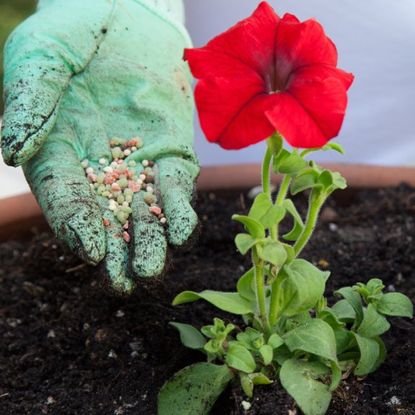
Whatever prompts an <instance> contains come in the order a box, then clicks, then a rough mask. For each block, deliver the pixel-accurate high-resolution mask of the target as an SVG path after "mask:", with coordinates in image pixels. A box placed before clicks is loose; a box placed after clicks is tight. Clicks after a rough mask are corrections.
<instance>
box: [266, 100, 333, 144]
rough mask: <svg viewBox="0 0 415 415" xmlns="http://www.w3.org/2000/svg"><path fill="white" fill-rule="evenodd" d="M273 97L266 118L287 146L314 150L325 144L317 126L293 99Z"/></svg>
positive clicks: (324, 138)
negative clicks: (273, 101) (273, 100)
mask: <svg viewBox="0 0 415 415" xmlns="http://www.w3.org/2000/svg"><path fill="white" fill-rule="evenodd" d="M275 96H276V97H277V99H276V104H275V105H274V107H273V108H272V109H271V110H269V111H267V112H266V116H267V118H268V119H269V121H270V122H271V124H272V125H273V126H274V129H275V130H276V131H278V132H279V133H280V134H281V135H282V136H283V137H284V138H285V140H286V141H287V142H288V143H289V144H291V145H292V146H293V147H297V148H315V147H321V146H323V145H324V144H326V143H327V141H328V139H327V138H326V137H325V136H324V134H323V133H322V131H321V130H320V128H319V127H318V125H317V124H316V123H315V122H314V120H313V119H312V118H311V117H310V115H309V114H308V113H307V111H306V110H305V109H304V108H303V107H302V106H301V105H300V103H299V102H298V101H297V100H296V99H295V98H294V97H292V96H291V95H290V94H287V93H282V94H275Z"/></svg>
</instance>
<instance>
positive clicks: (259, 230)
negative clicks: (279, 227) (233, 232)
mask: <svg viewBox="0 0 415 415" xmlns="http://www.w3.org/2000/svg"><path fill="white" fill-rule="evenodd" d="M232 219H233V220H235V221H237V222H240V223H242V224H243V225H244V226H245V229H246V231H247V232H248V233H249V234H250V235H251V236H252V237H253V238H254V239H261V238H265V229H264V226H263V225H262V224H261V223H260V222H258V221H257V220H256V219H253V218H250V217H249V216H244V215H233V216H232Z"/></svg>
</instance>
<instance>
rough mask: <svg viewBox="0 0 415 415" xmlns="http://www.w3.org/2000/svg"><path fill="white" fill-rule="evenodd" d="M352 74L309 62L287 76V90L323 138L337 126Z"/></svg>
mask: <svg viewBox="0 0 415 415" xmlns="http://www.w3.org/2000/svg"><path fill="white" fill-rule="evenodd" d="M352 80H353V75H351V74H348V73H346V72H344V71H341V70H339V69H336V68H328V67H322V66H319V65H313V66H308V67H304V68H301V69H299V70H297V71H296V73H295V75H294V76H293V77H292V78H291V80H290V83H289V86H288V89H287V92H288V93H290V94H291V95H293V96H294V98H296V99H297V101H298V102H299V103H300V105H301V106H302V107H303V108H304V109H305V111H306V112H307V113H308V114H309V116H310V117H311V118H312V119H313V120H314V122H315V123H316V124H317V126H318V127H319V129H320V130H321V132H322V134H323V135H324V136H325V137H326V139H327V140H328V139H330V138H333V137H335V136H336V135H337V134H338V133H339V131H340V128H341V125H342V123H343V118H344V115H345V111H346V106H347V94H346V91H347V88H348V87H349V86H350V84H351V82H352Z"/></svg>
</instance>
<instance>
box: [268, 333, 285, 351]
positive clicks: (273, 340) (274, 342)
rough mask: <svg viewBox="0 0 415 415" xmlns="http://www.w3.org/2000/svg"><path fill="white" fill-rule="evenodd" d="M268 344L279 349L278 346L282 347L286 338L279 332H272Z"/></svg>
mask: <svg viewBox="0 0 415 415" xmlns="http://www.w3.org/2000/svg"><path fill="white" fill-rule="evenodd" d="M268 344H269V345H270V346H271V347H272V348H273V349H278V347H280V346H282V345H283V344H284V340H283V339H282V337H281V336H279V335H278V334H277V333H274V334H271V336H270V337H269V339H268Z"/></svg>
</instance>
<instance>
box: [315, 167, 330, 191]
mask: <svg viewBox="0 0 415 415" xmlns="http://www.w3.org/2000/svg"><path fill="white" fill-rule="evenodd" d="M318 181H319V183H321V184H322V186H323V188H324V189H328V188H329V187H330V186H331V185H332V184H333V176H332V173H331V171H330V170H323V171H322V172H321V174H320V176H319V178H318Z"/></svg>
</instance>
